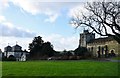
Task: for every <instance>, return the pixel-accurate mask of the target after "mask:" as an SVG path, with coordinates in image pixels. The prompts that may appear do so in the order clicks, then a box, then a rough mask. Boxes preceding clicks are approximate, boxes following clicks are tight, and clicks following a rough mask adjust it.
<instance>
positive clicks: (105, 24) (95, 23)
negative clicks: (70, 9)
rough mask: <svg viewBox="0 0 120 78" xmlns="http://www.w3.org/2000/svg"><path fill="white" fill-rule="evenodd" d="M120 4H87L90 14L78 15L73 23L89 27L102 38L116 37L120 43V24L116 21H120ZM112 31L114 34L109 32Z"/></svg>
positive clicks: (86, 7) (73, 19)
mask: <svg viewBox="0 0 120 78" xmlns="http://www.w3.org/2000/svg"><path fill="white" fill-rule="evenodd" d="M119 3H120V2H104V1H103V2H93V3H89V2H88V3H87V5H86V6H85V9H86V10H87V11H88V14H87V15H85V14H83V13H82V17H80V16H79V14H76V18H72V20H71V21H72V23H73V24H74V25H77V26H76V28H78V27H80V26H88V27H90V28H91V29H92V30H93V31H95V32H96V33H97V34H99V35H101V36H114V37H116V38H117V39H118V40H119V41H120V24H118V23H117V22H116V20H120V18H118V16H119V17H120V4H119ZM109 30H111V31H112V33H111V32H110V31H109Z"/></svg>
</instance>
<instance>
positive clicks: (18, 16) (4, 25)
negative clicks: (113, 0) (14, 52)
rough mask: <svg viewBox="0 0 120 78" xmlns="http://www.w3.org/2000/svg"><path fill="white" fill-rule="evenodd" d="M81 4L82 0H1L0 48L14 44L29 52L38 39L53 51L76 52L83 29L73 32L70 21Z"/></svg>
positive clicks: (73, 28)
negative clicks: (48, 43) (52, 48)
mask: <svg viewBox="0 0 120 78" xmlns="http://www.w3.org/2000/svg"><path fill="white" fill-rule="evenodd" d="M85 1H87V0H85ZM83 5H84V2H82V0H76V1H74V0H57V1H56V0H51V1H49V0H44V1H43V0H0V48H1V49H2V51H4V47H6V46H7V45H10V46H14V45H15V44H16V43H17V44H18V45H20V46H22V49H23V50H24V49H26V50H28V46H29V43H31V42H32V40H33V38H34V37H36V36H41V37H42V39H43V40H44V41H45V42H46V41H50V42H51V44H52V45H53V46H54V50H56V51H63V50H64V49H66V50H74V49H76V48H77V47H78V45H79V34H80V33H81V32H82V30H83V28H82V27H81V28H79V29H77V30H76V29H75V27H74V26H73V25H71V24H70V19H71V17H72V16H74V14H75V12H76V11H78V9H80V10H82V11H84V8H83ZM84 12H85V11H84Z"/></svg>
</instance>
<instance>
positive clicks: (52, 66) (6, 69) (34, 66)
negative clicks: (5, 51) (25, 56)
mask: <svg viewBox="0 0 120 78" xmlns="http://www.w3.org/2000/svg"><path fill="white" fill-rule="evenodd" d="M2 75H3V76H118V63H117V62H98V61H27V62H2Z"/></svg>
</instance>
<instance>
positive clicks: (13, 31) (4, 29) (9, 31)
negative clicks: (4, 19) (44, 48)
mask: <svg viewBox="0 0 120 78" xmlns="http://www.w3.org/2000/svg"><path fill="white" fill-rule="evenodd" d="M35 35H36V34H35V33H33V32H30V31H26V30H23V29H19V28H16V27H9V26H7V25H4V24H0V36H7V37H8V36H13V37H34V36H35Z"/></svg>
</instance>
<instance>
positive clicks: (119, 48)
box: [87, 40, 120, 56]
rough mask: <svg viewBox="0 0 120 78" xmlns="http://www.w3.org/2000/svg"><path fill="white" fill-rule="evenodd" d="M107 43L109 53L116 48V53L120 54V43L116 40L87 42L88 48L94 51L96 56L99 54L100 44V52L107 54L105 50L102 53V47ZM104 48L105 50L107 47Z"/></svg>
mask: <svg viewBox="0 0 120 78" xmlns="http://www.w3.org/2000/svg"><path fill="white" fill-rule="evenodd" d="M106 45H107V47H108V53H111V50H114V51H115V54H117V55H118V53H120V44H118V43H117V42H116V41H115V40H113V41H107V42H96V43H89V44H87V48H88V49H89V50H90V51H91V52H92V54H93V55H94V56H97V55H98V54H97V51H98V47H99V46H100V54H101V55H102V56H103V55H104V54H105V51H103V53H102V48H104V47H105V46H106ZM92 48H93V49H92ZM91 49H92V50H91ZM104 50H105V48H104Z"/></svg>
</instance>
